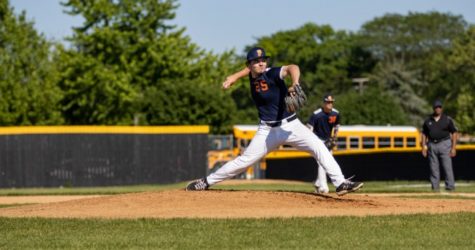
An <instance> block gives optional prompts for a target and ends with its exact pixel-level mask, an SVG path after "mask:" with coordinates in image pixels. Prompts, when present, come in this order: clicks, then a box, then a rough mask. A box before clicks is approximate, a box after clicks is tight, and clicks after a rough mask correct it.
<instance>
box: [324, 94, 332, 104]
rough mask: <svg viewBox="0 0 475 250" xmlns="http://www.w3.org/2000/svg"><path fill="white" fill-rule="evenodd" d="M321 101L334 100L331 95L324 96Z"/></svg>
mask: <svg viewBox="0 0 475 250" xmlns="http://www.w3.org/2000/svg"><path fill="white" fill-rule="evenodd" d="M323 101H324V102H334V101H335V98H333V96H332V95H331V94H326V95H325V96H324V97H323Z"/></svg>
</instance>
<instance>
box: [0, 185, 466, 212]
mask: <svg viewBox="0 0 475 250" xmlns="http://www.w3.org/2000/svg"><path fill="white" fill-rule="evenodd" d="M461 211H469V212H475V200H471V199H465V200H457V199H414V198H391V197H385V196H379V195H371V194H368V195H366V194H348V195H346V196H342V197H338V196H336V195H331V196H327V197H323V196H317V195H314V194H312V193H304V192H270V191H221V190H210V191H205V192H186V191H182V190H171V191H162V192H145V193H133V194H123V195H111V196H102V197H94V198H83V199H76V200H69V201H61V202H54V203H46V204H35V205H22V206H17V207H6V208H1V209H0V216H8V217H56V218H145V217H146V218H269V217H314V216H348V215H356V216H365V215H385V214H410V213H450V212H461Z"/></svg>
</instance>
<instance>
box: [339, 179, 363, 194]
mask: <svg viewBox="0 0 475 250" xmlns="http://www.w3.org/2000/svg"><path fill="white" fill-rule="evenodd" d="M362 186H363V182H352V181H349V180H346V181H345V182H343V183H342V184H341V185H340V186H338V187H337V188H336V194H337V195H339V196H341V195H345V194H347V193H351V192H355V191H356V190H358V189H360V188H361V187H362Z"/></svg>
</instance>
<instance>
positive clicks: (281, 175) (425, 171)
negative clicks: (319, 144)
mask: <svg viewBox="0 0 475 250" xmlns="http://www.w3.org/2000/svg"><path fill="white" fill-rule="evenodd" d="M335 159H336V160H337V162H338V163H339V165H340V167H341V170H342V171H343V174H344V175H345V176H346V177H350V176H352V175H356V177H355V179H356V180H358V181H371V180H383V181H384V180H427V181H428V180H429V174H430V170H429V163H428V161H427V158H424V157H422V155H421V153H420V152H412V153H409V152H395V153H374V154H354V155H338V156H335ZM474 162H475V150H458V151H457V156H456V157H454V158H452V165H453V169H454V175H455V179H456V180H475V165H474ZM316 174H317V163H316V161H315V160H314V159H313V158H310V157H308V158H294V159H283V160H267V169H266V171H265V176H266V178H268V179H286V180H301V181H314V180H315V178H316ZM441 177H442V180H443V178H444V173H443V170H442V169H441ZM441 183H443V181H442V182H441Z"/></svg>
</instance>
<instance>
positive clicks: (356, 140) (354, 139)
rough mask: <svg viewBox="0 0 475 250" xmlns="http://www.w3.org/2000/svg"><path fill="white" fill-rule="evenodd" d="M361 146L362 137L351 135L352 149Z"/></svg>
mask: <svg viewBox="0 0 475 250" xmlns="http://www.w3.org/2000/svg"><path fill="white" fill-rule="evenodd" d="M359 147H360V138H358V137H350V149H358V148H359Z"/></svg>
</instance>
